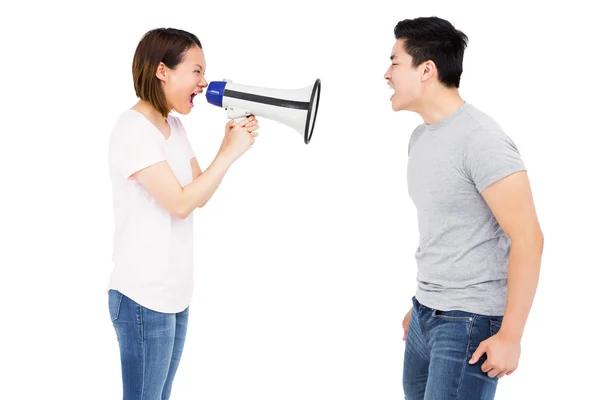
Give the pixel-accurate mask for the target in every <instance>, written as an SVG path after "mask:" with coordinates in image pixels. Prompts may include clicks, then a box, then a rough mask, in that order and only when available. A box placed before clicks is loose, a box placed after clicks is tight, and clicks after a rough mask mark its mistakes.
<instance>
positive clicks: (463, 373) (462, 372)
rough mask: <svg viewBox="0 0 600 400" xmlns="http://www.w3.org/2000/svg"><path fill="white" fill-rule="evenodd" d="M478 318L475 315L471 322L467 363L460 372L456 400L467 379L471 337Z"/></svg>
mask: <svg viewBox="0 0 600 400" xmlns="http://www.w3.org/2000/svg"><path fill="white" fill-rule="evenodd" d="M476 319H477V316H476V315H474V316H473V317H472V318H471V320H470V322H469V336H468V340H467V351H466V354H465V362H464V363H463V367H462V370H461V371H460V379H459V380H458V386H457V388H456V398H457V399H458V394H459V393H460V389H461V386H462V384H463V380H464V377H465V370H466V369H467V363H468V362H469V349H470V348H471V335H472V333H473V325H474V324H475V322H476V321H475V320H476Z"/></svg>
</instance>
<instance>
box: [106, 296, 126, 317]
mask: <svg viewBox="0 0 600 400" xmlns="http://www.w3.org/2000/svg"><path fill="white" fill-rule="evenodd" d="M122 299H123V294H122V293H121V292H119V291H116V290H113V289H111V290H110V291H109V292H108V311H109V313H110V319H111V321H112V322H115V321H116V320H117V319H118V318H119V313H120V311H121V300H122Z"/></svg>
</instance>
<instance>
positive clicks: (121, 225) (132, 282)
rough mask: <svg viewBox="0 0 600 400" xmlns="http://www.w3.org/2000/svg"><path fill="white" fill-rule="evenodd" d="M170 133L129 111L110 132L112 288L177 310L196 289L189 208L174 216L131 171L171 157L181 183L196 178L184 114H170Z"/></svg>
mask: <svg viewBox="0 0 600 400" xmlns="http://www.w3.org/2000/svg"><path fill="white" fill-rule="evenodd" d="M167 121H168V123H169V125H170V127H171V134H170V136H169V138H168V139H165V138H164V136H163V135H162V133H161V132H160V131H159V130H158V128H156V127H155V126H154V125H153V124H152V123H151V122H150V121H149V120H148V119H146V117H144V116H143V115H142V114H140V113H139V112H137V111H135V110H131V109H130V110H127V111H125V112H124V113H123V114H122V115H121V116H120V118H119V119H118V121H117V123H116V124H115V126H114V128H113V131H112V133H111V138H110V149H109V164H110V177H111V180H112V188H113V209H114V223H115V231H114V249H113V257H112V260H113V262H114V267H113V271H112V274H111V275H110V282H109V287H108V289H109V290H110V289H115V290H118V291H120V292H121V293H123V294H125V295H126V296H127V297H129V298H131V299H132V300H134V301H135V302H137V303H139V304H140V305H142V306H144V307H146V308H149V309H151V310H154V311H158V312H164V313H177V312H180V311H183V310H184V309H185V308H186V307H187V306H188V305H189V303H190V301H191V298H192V291H193V257H194V254H193V252H194V246H193V245H194V230H193V218H192V214H190V215H189V216H188V217H187V218H185V219H180V218H177V217H175V216H172V215H171V214H170V213H169V212H168V211H167V210H166V209H165V208H164V207H163V206H162V205H161V204H160V203H158V202H157V200H156V199H155V198H154V197H153V196H152V195H151V194H150V193H149V192H148V191H147V190H146V189H145V188H144V187H143V186H142V185H141V184H140V183H139V182H138V181H137V180H136V179H135V178H134V177H132V176H131V175H132V174H133V173H134V172H136V171H139V170H140V169H143V168H145V167H147V166H150V165H152V164H155V163H158V162H160V161H163V160H166V161H167V162H168V163H169V165H170V167H171V169H172V170H173V172H174V173H175V176H176V177H177V179H178V180H179V182H180V184H181V185H182V186H185V185H187V184H188V183H190V182H191V181H192V179H193V177H192V169H191V165H190V159H191V158H193V157H194V151H193V150H192V147H191V145H190V142H189V140H188V138H187V134H186V132H185V129H184V128H183V125H182V123H181V121H180V120H179V118H177V117H176V116H173V115H169V116H168V118H167Z"/></svg>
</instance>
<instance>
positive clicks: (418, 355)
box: [385, 17, 543, 400]
mask: <svg viewBox="0 0 600 400" xmlns="http://www.w3.org/2000/svg"><path fill="white" fill-rule="evenodd" d="M394 34H395V37H396V42H395V44H394V47H393V50H392V56H391V60H392V65H391V66H390V68H389V69H388V71H387V72H386V73H385V79H386V80H387V81H388V84H389V85H390V87H391V88H392V89H393V90H394V94H393V96H392V97H391V103H392V109H393V110H394V111H400V110H406V111H412V112H416V113H418V114H419V115H420V116H421V117H422V119H423V123H422V124H421V125H419V126H418V127H417V128H416V129H415V130H414V131H413V133H412V136H411V138H410V140H409V144H408V155H409V157H408V166H407V181H408V191H409V195H410V197H411V199H412V200H413V202H414V204H415V206H416V209H417V215H418V225H419V246H418V248H417V251H416V254H415V257H416V261H417V266H418V273H417V288H416V294H415V296H414V297H413V307H412V308H411V310H409V312H408V313H407V314H406V317H405V319H404V323H403V327H404V339H405V340H406V349H405V355H404V373H403V375H404V376H403V386H404V393H405V398H406V399H408V400H414V399H469V400H477V399H493V398H494V396H495V392H496V387H497V382H498V379H499V378H502V377H503V376H505V375H510V374H511V373H512V372H514V371H515V369H516V368H517V364H518V360H519V356H520V341H521V337H522V335H523V330H524V326H525V322H526V319H527V317H528V314H529V311H530V308H531V305H532V302H533V298H534V295H535V291H536V288H537V284H538V277H539V270H540V263H541V255H542V248H543V235H542V232H541V229H540V226H539V223H538V219H537V215H536V211H535V207H534V203H533V199H532V194H531V190H530V185H529V181H528V176H527V170H526V168H525V165H524V163H523V161H522V160H521V157H520V154H519V152H518V150H517V148H516V146H515V144H514V143H513V141H512V140H511V139H510V138H509V137H508V136H507V134H506V133H505V132H504V131H503V129H502V128H501V127H500V125H499V124H498V123H496V122H495V121H494V119H493V118H491V117H490V116H488V115H487V114H486V113H484V112H483V111H481V110H479V109H478V108H476V107H475V106H473V105H472V104H470V103H468V102H465V101H464V100H463V99H462V98H461V96H460V94H459V92H458V88H459V83H460V78H461V74H462V61H463V54H464V50H465V48H466V45H467V41H468V38H467V36H466V35H465V34H464V33H462V32H461V31H459V30H456V29H455V28H454V27H453V26H452V24H450V23H449V22H448V21H446V20H443V19H440V18H436V17H431V18H416V19H412V20H403V21H400V22H399V23H398V24H397V25H396V27H395V29H394Z"/></svg>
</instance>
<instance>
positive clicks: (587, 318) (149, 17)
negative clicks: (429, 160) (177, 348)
mask: <svg viewBox="0 0 600 400" xmlns="http://www.w3.org/2000/svg"><path fill="white" fill-rule="evenodd" d="M484 4H485V5H484ZM529 4H530V2H525V1H521V2H516V3H515V4H513V5H510V4H508V3H507V2H497V3H495V4H488V2H468V3H467V2H460V3H459V2H446V1H440V2H433V1H429V2H421V1H411V2H403V1H398V0H397V1H389V2H382V1H368V2H364V3H363V2H361V3H360V5H358V4H357V5H356V7H352V6H350V5H349V4H348V3H345V4H344V5H340V6H335V7H334V6H333V5H331V4H327V3H326V2H324V1H321V2H312V3H311V2H307V1H297V2H287V3H286V4H285V5H284V4H283V2H278V1H271V2H267V1H246V2H235V1H227V2H223V1H190V2H183V1H175V0H169V1H162V2H149V1H143V2H142V1H139V2H138V1H136V2H126V5H125V3H124V4H120V5H117V3H115V4H112V5H109V4H108V3H107V2H104V1H103V2H97V3H95V4H88V2H77V3H75V2H74V3H73V4H70V5H67V4H64V3H63V2H58V3H57V2H37V4H36V3H35V2H27V3H22V4H20V5H18V6H15V5H14V4H7V5H4V6H3V7H2V15H1V17H0V22H1V23H0V29H1V30H2V32H1V43H2V52H1V55H0V57H2V62H1V64H0V65H1V66H2V88H1V89H0V91H1V93H2V96H1V98H2V100H1V101H2V111H3V113H2V116H3V118H2V125H1V126H2V128H0V131H1V133H2V145H0V163H1V173H2V196H1V197H0V201H1V202H2V207H1V213H2V220H1V221H2V223H1V226H2V242H1V244H0V246H1V251H0V266H1V269H0V274H1V275H0V276H1V278H0V284H1V290H0V304H1V305H2V318H1V321H2V322H1V323H0V324H1V325H0V327H1V329H0V331H1V332H2V333H1V336H2V340H1V342H0V343H1V348H2V350H1V352H0V353H1V355H0V360H1V363H0V381H1V382H2V384H1V386H2V389H1V391H2V394H0V397H1V398H3V399H49V398H52V399H54V398H55V399H117V398H120V396H121V381H120V379H121V376H120V364H119V353H118V344H117V341H116V337H115V332H114V330H113V327H112V325H111V323H110V319H109V314H108V304H107V296H106V291H105V290H106V289H105V288H106V285H107V282H108V276H109V274H110V272H111V267H112V266H111V250H112V248H111V245H112V229H113V225H112V204H111V187H110V181H109V175H108V166H107V150H108V137H109V134H110V130H111V128H112V125H113V124H114V122H115V121H116V119H117V118H118V116H119V114H120V113H121V112H122V111H123V110H125V109H127V108H129V107H130V106H131V105H133V104H134V102H135V101H136V98H135V95H134V91H133V84H132V80H131V72H130V71H131V60H132V57H133V53H134V50H135V47H136V45H137V42H138V40H139V39H140V38H141V36H142V34H143V33H145V32H146V31H147V30H149V29H152V28H155V27H161V26H169V27H177V28H181V29H186V30H189V31H191V32H193V33H195V34H197V35H198V37H199V38H200V40H201V42H202V44H203V46H204V49H205V55H206V60H207V79H208V80H209V81H211V80H220V79H224V78H226V79H231V80H233V81H235V82H238V83H243V84H250V85H258V86H266V87H274V88H289V89H295V88H301V87H305V86H308V85H311V84H312V83H313V82H314V80H315V79H316V78H320V79H321V80H322V85H323V86H322V97H321V102H320V108H319V111H318V116H317V121H316V128H315V133H314V136H313V140H312V142H311V143H310V144H309V145H308V146H307V145H305V144H304V143H303V141H302V138H301V136H300V135H299V134H297V133H296V132H295V131H293V130H291V129H290V128H288V127H286V126H284V125H281V124H278V123H276V122H273V121H269V120H266V119H264V118H263V119H261V120H260V125H261V129H260V132H261V135H260V136H259V137H258V140H257V143H256V144H255V145H254V148H253V149H251V150H250V151H249V152H248V153H246V154H245V155H244V156H242V158H241V159H239V160H238V162H236V163H235V164H234V165H233V167H232V168H231V170H230V171H229V172H228V174H227V175H226V177H225V179H224V181H223V183H222V185H221V187H220V188H219V189H218V191H217V192H216V194H215V195H214V197H213V199H212V200H211V201H210V203H209V204H208V205H207V206H206V207H205V208H204V209H201V210H198V211H196V213H195V226H196V232H197V234H196V254H197V258H196V289H195V296H194V299H193V303H192V304H191V307H190V321H189V330H188V336H187V342H186V347H185V351H184V356H183V360H182V362H181V366H180V369H179V372H178V374H177V376H176V379H175V384H174V388H173V396H172V399H174V400H178V399H211V400H213V399H214V400H217V399H219V400H230V399H236V400H237V399H263V400H267V399H278V400H279V399H315V400H316V399H348V400H350V399H382V400H383V399H399V398H402V396H403V394H402V360H403V351H404V342H403V341H402V340H401V338H402V327H401V321H402V317H403V316H404V314H405V312H406V311H407V310H408V308H409V307H410V299H411V297H412V295H413V294H414V289H415V276H416V267H415V261H414V251H415V250H416V247H417V241H418V231H417V224H416V212H415V208H414V206H413V204H412V203H411V201H410V199H409V197H408V195H407V190H406V180H405V172H406V168H405V166H406V161H407V154H406V149H407V144H408V138H409V135H410V133H411V132H412V129H413V128H414V127H415V126H416V125H417V124H419V123H420V122H421V120H420V119H419V117H418V115H416V114H410V113H406V112H400V113H394V112H393V111H392V110H391V107H390V102H389V97H390V95H391V92H390V91H389V89H388V87H387V86H386V82H385V80H384V79H383V74H384V72H385V71H386V69H387V68H388V66H389V56H390V52H391V49H392V46H393V44H394V41H395V39H394V36H393V28H394V26H395V24H396V23H397V22H398V21H399V20H401V19H404V18H413V17H417V16H430V15H437V16H440V17H443V18H446V19H449V20H450V21H451V22H453V23H454V24H455V25H456V27H457V28H459V29H461V30H463V31H464V32H465V33H466V34H467V35H468V36H469V38H470V42H469V47H468V48H467V51H466V54H465V60H464V74H463V78H462V84H461V94H462V96H463V98H464V99H465V100H467V101H469V102H471V103H472V104H474V105H475V106H477V107H479V108H481V109H482V110H483V111H485V112H488V113H489V114H490V115H492V116H493V117H494V118H496V119H497V120H498V121H499V122H500V124H501V125H502V126H503V127H504V128H505V130H506V132H507V133H508V134H509V135H510V136H511V138H512V139H513V140H514V141H515V143H516V144H517V146H518V148H519V150H520V151H521V154H522V156H523V159H524V161H525V163H526V165H527V167H528V170H529V176H530V179H531V182H532V188H533V192H534V199H535V202H536V206H537V211H538V216H539V218H540V221H541V224H542V229H543V231H544V234H545V238H546V241H545V250H544V256H543V264H542V274H541V281H540V286H539V289H538V293H537V296H536V298H535V302H534V307H533V309H532V311H531V314H530V318H529V321H528V324H527V326H526V330H525V336H524V338H523V341H522V356H521V360H520V367H519V369H518V370H517V372H516V373H515V374H514V375H512V376H509V377H505V378H502V380H501V381H500V385H499V388H498V393H497V397H496V398H497V399H534V398H535V399H547V398H550V396H554V395H556V396H557V397H559V398H561V399H584V398H585V399H589V398H591V397H593V396H594V393H596V392H597V391H596V390H595V389H596V388H597V381H596V377H597V363H598V356H599V355H600V354H599V351H598V347H597V345H596V340H597V333H598V332H597V330H596V329H594V328H593V326H597V322H598V312H599V309H598V305H599V302H598V278H599V273H598V267H600V261H599V258H598V239H599V236H600V235H599V234H598V226H599V223H600V218H599V211H598V198H597V197H596V196H594V194H593V193H594V192H595V191H596V186H597V182H598V171H599V170H600V168H599V167H598V154H599V153H598V145H599V144H600V141H599V140H598V134H599V133H600V132H599V129H598V123H597V118H598V105H599V101H598V90H599V89H600V88H599V86H598V78H597V77H598V61H599V60H598V42H599V41H598V39H599V37H598V36H599V34H598V31H597V22H596V18H595V17H594V15H595V14H593V13H592V12H591V7H592V6H591V4H592V3H591V2H590V3H587V1H586V2H583V1H582V2H576V1H569V2H565V3H564V4H563V5H557V6H548V5H542V4H543V3H542V2H540V6H533V5H529ZM483 7H489V8H488V9H484V8H483ZM195 102H196V108H195V109H194V110H193V112H192V113H191V114H190V115H187V116H182V117H181V118H182V120H183V122H184V124H185V126H186V128H187V130H188V134H189V135H190V138H191V141H192V145H193V147H194V150H195V151H196V153H197V155H198V158H199V160H200V164H201V166H202V167H203V168H206V166H207V165H208V164H209V163H210V161H212V157H214V155H215V152H216V151H217V149H218V147H219V144H220V140H221V138H222V132H223V126H224V124H225V123H226V117H225V112H224V111H223V110H221V109H218V108H216V107H214V106H212V105H209V104H208V103H207V102H206V100H205V98H204V96H202V97H198V98H197V99H196V101H195Z"/></svg>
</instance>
